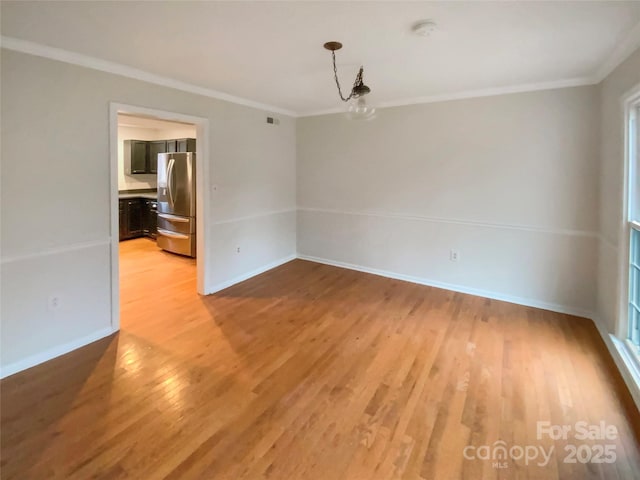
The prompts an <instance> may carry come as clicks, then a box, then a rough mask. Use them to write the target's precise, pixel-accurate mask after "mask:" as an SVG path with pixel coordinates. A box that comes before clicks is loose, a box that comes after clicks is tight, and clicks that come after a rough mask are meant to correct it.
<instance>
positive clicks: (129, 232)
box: [110, 103, 209, 331]
mask: <svg viewBox="0 0 640 480" xmlns="http://www.w3.org/2000/svg"><path fill="white" fill-rule="evenodd" d="M178 149H180V150H184V151H185V152H187V151H193V152H195V161H194V164H195V173H196V174H195V220H194V224H195V225H194V226H192V227H191V230H195V236H194V243H195V248H194V250H193V251H191V252H185V251H181V252H180V253H182V254H183V255H179V253H168V251H171V250H175V248H172V246H171V243H172V242H171V241H172V240H173V239H175V238H178V237H180V242H179V243H180V246H181V247H182V246H183V245H182V244H183V243H185V241H183V240H182V237H187V235H183V234H182V233H174V232H173V231H172V230H171V227H170V226H166V225H164V224H161V225H158V224H157V220H158V219H159V218H158V217H157V213H156V211H155V209H156V208H157V192H158V191H159V190H158V189H157V186H158V184H157V181H158V169H157V166H160V165H161V164H160V163H158V161H157V158H158V153H164V152H160V150H165V151H167V152H169V153H172V151H173V150H176V151H177V150H178ZM208 149H209V121H208V119H206V118H201V117H194V116H189V115H183V114H179V113H174V112H168V111H161V110H154V109H149V108H145V107H137V106H133V105H125V104H119V103H112V104H111V105H110V161H111V185H110V205H111V228H110V231H111V238H110V241H111V256H110V261H111V304H112V306H111V325H112V328H113V330H114V331H116V330H119V329H120V315H121V312H120V300H121V295H120V293H121V290H120V289H121V284H120V283H121V278H120V273H121V272H120V257H121V253H123V254H125V255H132V254H135V253H132V252H136V251H137V252H138V253H140V254H145V255H158V257H157V258H158V259H160V260H162V259H163V258H164V259H168V261H172V262H174V263H175V262H178V263H179V262H182V263H185V262H186V263H187V264H189V263H190V265H191V267H190V270H187V271H189V272H193V262H195V264H196V265H195V276H196V282H195V289H196V291H197V293H199V294H203V295H204V294H206V293H207V292H206V285H207V278H206V268H205V265H206V260H207V258H206V257H207V251H208V248H207V241H208V235H207V230H206V225H207V222H206V218H207V217H206V215H207V205H208V195H207V193H208V185H209V172H208V169H207V164H208V162H206V161H204V160H205V159H206V158H208ZM145 152H146V157H145ZM175 155H177V153H176V154H174V155H172V156H175ZM165 173H166V172H165ZM129 203H130V204H131V205H129ZM123 206H124V207H125V211H124V212H123V208H122V207H123ZM165 216H167V215H165ZM167 217H168V220H166V219H164V218H163V219H161V220H162V221H163V222H165V223H167V222H170V221H173V220H179V221H181V222H182V221H184V220H182V219H173V218H171V215H168V216H167ZM154 220H155V222H154ZM179 226H181V224H179ZM158 227H160V228H158ZM158 235H161V236H162V240H163V241H161V242H158V244H156V243H155V240H156V239H157V236H158ZM154 237H155V238H154ZM165 237H166V238H168V239H169V242H168V243H167V241H164V240H165ZM121 240H122V241H124V242H129V243H128V244H126V246H125V245H124V244H123V249H122V252H121V250H120V241H121ZM190 241H191V240H189V241H188V242H186V243H189V242H190ZM174 243H175V242H174ZM158 245H161V246H162V248H160V247H158ZM190 256H195V260H192V259H191V258H190ZM172 257H174V258H172ZM127 258H131V257H127ZM150 258H152V260H151V261H152V262H153V261H155V258H156V257H150ZM187 268H189V267H187ZM191 274H192V273H191ZM192 288H193V287H192Z"/></svg>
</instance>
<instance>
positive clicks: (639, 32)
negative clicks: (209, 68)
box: [0, 22, 640, 118]
mask: <svg viewBox="0 0 640 480" xmlns="http://www.w3.org/2000/svg"><path fill="white" fill-rule="evenodd" d="M0 46H1V47H2V48H6V49H8V50H14V51H17V52H22V53H27V54H30V55H36V56H39V57H44V58H49V59H52V60H57V61H60V62H65V63H70V64H73V65H79V66H82V67H86V68H91V69H94V70H100V71H103V72H107V73H112V74H115V75H120V76H123V77H127V78H133V79H136V80H141V81H144V82H149V83H153V84H156V85H161V86H164V87H169V88H174V89H176V90H182V91H185V92H189V93H194V94H197V95H202V96H205V97H210V98H215V99H218V100H224V101H227V102H230V103H235V104H238V105H244V106H247V107H252V108H257V109H259V110H264V111H267V112H273V113H279V114H282V115H288V116H290V117H294V118H295V117H313V116H319V115H330V114H335V113H343V112H344V109H343V108H342V107H333V108H328V109H321V110H308V111H306V112H295V111H293V110H287V109H283V108H280V107H276V106H274V105H268V104H264V103H260V102H256V101H253V100H249V99H246V98H242V97H236V96H234V95H230V94H228V93H224V92H219V91H217V90H212V89H210V88H205V87H200V86H198V85H193V84H190V83H186V82H182V81H180V80H175V79H173V78H169V77H164V76H161V75H156V74H154V73H150V72H146V71H144V70H140V69H137V68H134V67H129V66H127V65H122V64H120V63H115V62H111V61H108V60H102V59H100V58H97V57H92V56H89V55H83V54H80V53H76V52H71V51H69V50H64V49H61V48H56V47H50V46H48V45H43V44H39V43H36V42H31V41H28V40H21V39H19V38H14V37H8V36H4V35H2V36H0ZM638 48H640V22H639V23H637V24H636V25H635V26H634V27H633V28H632V29H631V30H630V31H629V32H628V33H627V35H625V36H624V38H623V39H622V40H621V41H620V42H618V44H617V45H616V46H615V48H614V49H613V51H612V53H611V55H610V56H609V57H608V58H607V59H606V60H605V61H604V62H603V63H602V65H600V67H599V68H598V69H597V71H596V73H595V74H594V75H592V76H585V77H576V78H568V79H561V80H552V81H548V82H538V83H526V84H520V85H510V86H504V87H495V88H485V89H478V90H463V91H460V92H454V93H446V94H440V95H429V96H422V97H409V98H403V99H398V100H392V101H388V102H380V103H378V104H377V107H378V108H390V107H402V106H407V105H420V104H426V103H437V102H447V101H452V100H463V99H469V98H482V97H491V96H498V95H508V94H511V93H525V92H536V91H541V90H553V89H558V88H569V87H580V86H586V85H595V84H598V83H600V82H601V81H602V80H604V79H605V78H606V77H607V76H608V75H609V74H610V73H611V72H612V71H613V70H614V69H615V68H616V67H617V66H618V65H620V64H621V63H622V62H624V61H625V60H626V59H627V58H628V57H629V56H630V55H631V54H632V53H633V52H634V51H635V50H636V49H638Z"/></svg>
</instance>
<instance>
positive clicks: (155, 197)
mask: <svg viewBox="0 0 640 480" xmlns="http://www.w3.org/2000/svg"><path fill="white" fill-rule="evenodd" d="M118 198H119V199H120V200H126V199H127V198H147V199H149V200H158V194H157V193H156V192H149V193H146V192H144V193H119V194H118Z"/></svg>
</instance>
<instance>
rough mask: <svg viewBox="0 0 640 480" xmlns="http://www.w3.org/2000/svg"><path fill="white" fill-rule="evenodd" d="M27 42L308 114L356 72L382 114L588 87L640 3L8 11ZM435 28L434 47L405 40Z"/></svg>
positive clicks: (31, 5) (53, 4) (25, 6)
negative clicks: (361, 71) (432, 103)
mask: <svg viewBox="0 0 640 480" xmlns="http://www.w3.org/2000/svg"><path fill="white" fill-rule="evenodd" d="M1 14H2V15H1V16H2V24H1V29H2V35H3V44H6V40H7V38H8V39H9V40H11V39H21V40H28V41H31V42H36V43H38V44H42V45H46V46H50V47H57V48H60V49H64V50H68V51H71V52H75V53H78V54H83V55H88V56H91V57H96V58H99V59H102V60H108V61H111V62H115V63H118V64H122V65H125V66H129V67H135V68H137V69H140V70H143V71H145V72H149V73H151V74H155V75H159V76H162V77H168V78H170V79H174V80H178V81H181V82H186V83H188V84H190V85H193V86H197V87H203V88H205V89H210V90H215V91H216V92H223V93H225V94H229V95H233V96H236V97H241V98H243V99H249V100H251V101H254V102H260V103H261V104H266V105H270V106H274V107H277V108H279V109H280V110H285V111H288V112H292V113H294V114H300V115H306V114H313V113H319V112H325V111H331V110H335V109H337V108H340V107H341V105H340V103H341V102H340V101H339V98H338V96H337V91H336V87H335V84H334V80H333V72H332V66H331V56H330V53H329V52H327V51H326V50H324V49H323V48H322V45H323V44H324V42H326V41H329V40H338V41H341V42H342V43H343V44H344V48H343V49H342V50H340V51H339V52H337V58H338V73H339V75H340V78H341V82H342V83H343V85H344V86H345V90H347V91H348V90H349V87H350V86H351V84H352V83H353V79H354V78H355V74H356V72H357V68H358V66H359V65H360V64H363V65H364V67H365V76H364V78H365V83H366V84H367V85H369V86H370V87H371V89H372V94H371V96H370V97H369V98H370V99H371V101H373V102H375V103H377V104H378V105H381V106H384V105H393V104H404V103H414V102H420V101H429V99H437V98H447V97H455V96H472V95H474V92H476V93H477V92H482V91H510V90H512V91H513V90H517V89H520V90H527V89H531V90H533V89H536V88H543V87H544V86H547V87H548V86H553V85H556V86H562V85H573V84H586V83H593V82H595V81H597V80H599V79H600V77H601V76H602V72H603V71H604V70H606V69H607V66H608V65H609V66H610V65H611V62H612V60H611V58H613V57H616V56H617V57H621V56H622V55H623V54H624V53H625V52H624V51H623V50H625V49H626V50H628V51H627V52H626V53H630V51H631V50H630V49H631V48H635V47H637V46H638V45H639V44H640V43H639V41H638V37H640V24H639V23H640V2H638V1H630V2H612V1H603V2H598V1H589V2H568V1H566V2H565V1H563V2H478V1H472V2H452V1H447V2H399V1H387V2H329V1H321V2H244V1H233V2H184V1H182V2H170V1H162V2H136V1H129V2H112V1H109V2H88V1H81V2H58V1H49V2H27V1H19V2H13V1H2V3H1ZM421 19H433V20H435V21H436V22H437V24H438V27H437V29H436V31H435V32H434V33H433V34H432V35H431V36H430V37H427V38H423V37H419V36H416V35H413V34H411V32H410V27H411V25H412V24H413V23H415V22H416V21H418V20H421Z"/></svg>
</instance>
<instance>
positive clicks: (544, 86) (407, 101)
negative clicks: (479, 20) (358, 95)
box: [298, 77, 598, 117]
mask: <svg viewBox="0 0 640 480" xmlns="http://www.w3.org/2000/svg"><path fill="white" fill-rule="evenodd" d="M596 83H598V82H597V81H596V79H595V78H593V77H578V78H567V79H563V80H553V81H550V82H539V83H525V84H522V85H512V86H506V87H496V88H484V89H480V90H463V91H461V92H456V93H445V94H442V95H431V96H427V97H410V98H404V99H400V100H393V101H390V102H380V103H376V107H377V108H390V107H404V106H407V105H420V104H424V103H438V102H448V101H451V100H463V99H468V98H481V97H493V96H497V95H507V94H510V93H526V92H536V91H540V90H553V89H556V88H568V87H582V86H585V85H594V84H596ZM333 113H344V109H343V108H339V107H336V108H329V109H326V110H312V111H308V112H303V113H300V114H298V116H299V117H314V116H317V115H329V114H333Z"/></svg>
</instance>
